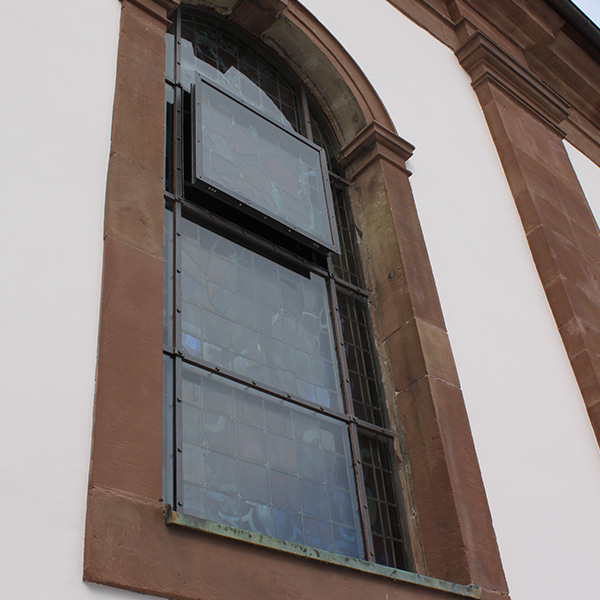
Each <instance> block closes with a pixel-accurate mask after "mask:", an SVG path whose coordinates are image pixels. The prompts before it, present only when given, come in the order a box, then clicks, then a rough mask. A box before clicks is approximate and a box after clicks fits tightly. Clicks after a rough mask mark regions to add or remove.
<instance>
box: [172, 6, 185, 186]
mask: <svg viewBox="0 0 600 600" xmlns="http://www.w3.org/2000/svg"><path fill="white" fill-rule="evenodd" d="M175 78H176V81H177V85H176V86H175V131H174V135H175V140H174V159H173V162H174V164H175V180H174V182H173V187H174V192H175V197H176V198H183V189H184V188H183V88H182V87H181V11H177V21H176V26H175Z"/></svg>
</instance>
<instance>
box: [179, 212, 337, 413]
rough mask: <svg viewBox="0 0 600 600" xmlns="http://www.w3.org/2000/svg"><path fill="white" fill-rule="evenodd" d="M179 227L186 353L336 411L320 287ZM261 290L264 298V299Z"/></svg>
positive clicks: (186, 224) (329, 331)
mask: <svg viewBox="0 0 600 600" xmlns="http://www.w3.org/2000/svg"><path fill="white" fill-rule="evenodd" d="M182 221H183V223H182V250H183V252H182V264H183V273H182V288H183V304H182V329H183V331H182V344H183V347H184V349H185V350H186V352H188V353H189V354H190V355H191V356H194V357H198V358H201V359H203V360H205V361H207V362H210V363H212V364H214V365H215V366H218V367H222V368H224V369H228V370H231V371H234V372H236V373H238V374H240V375H245V376H247V377H249V378H251V379H254V380H255V381H257V382H259V383H263V384H265V385H270V386H274V387H275V388H277V389H279V390H281V391H283V392H286V393H292V394H297V395H299V396H301V397H302V398H304V399H306V400H308V401H310V402H319V401H322V402H323V403H324V405H325V406H327V407H330V408H334V409H338V410H339V409H340V407H341V392H340V383H339V370H338V365H337V362H334V361H333V360H331V357H333V356H334V351H333V347H334V341H333V328H332V323H331V316H330V310H329V299H328V295H327V286H326V284H325V281H324V280H323V279H322V278H321V277H318V276H316V275H312V276H311V277H305V276H303V275H301V274H299V273H296V272H294V271H291V270H289V269H287V268H285V267H283V266H281V265H277V264H275V263H273V262H272V261H270V260H268V259H267V258H265V257H263V256H261V255H259V254H256V253H253V252H251V251H250V250H248V249H246V248H243V247H242V246H240V245H239V244H236V243H234V242H232V241H230V240H227V239H225V238H223V237H221V236H219V235H217V234H216V233H213V232H212V231H209V230H207V229H204V228H202V227H200V226H199V225H197V224H195V223H193V222H191V221H189V220H187V219H182ZM241 263H243V264H244V266H243V267H242V266H241ZM264 290H268V291H269V293H268V294H267V295H265V296H263V293H264ZM324 358H325V360H324Z"/></svg>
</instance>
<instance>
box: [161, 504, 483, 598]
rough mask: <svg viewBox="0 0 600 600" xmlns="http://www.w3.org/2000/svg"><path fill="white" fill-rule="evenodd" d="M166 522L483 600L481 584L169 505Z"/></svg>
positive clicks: (166, 508) (166, 510) (166, 509)
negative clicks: (300, 541) (369, 558)
mask: <svg viewBox="0 0 600 600" xmlns="http://www.w3.org/2000/svg"><path fill="white" fill-rule="evenodd" d="M165 520H166V522H167V523H168V524H169V525H180V526H181V527H188V528H191V529H197V530H198V531H204V532H206V533H212V534H214V535H220V536H222V537H226V538H230V539H234V540H238V541H243V542H249V543H251V544H254V545H256V546H262V547H264V548H271V549H272V550H280V551H282V552H288V553H290V554H296V555H297V556H302V557H304V558H309V559H312V560H318V561H321V562H325V563H330V564H334V565H337V566H340V567H346V568H348V569H354V570H356V571H362V572H364V573H371V574H372V575H380V576H383V577H389V578H391V579H396V580H397V581H403V582H405V583H410V584H413V585H418V586H421V587H426V588H430V589H434V590H438V591H441V592H448V593H450V594H455V595H457V596H463V597H465V598H481V588H480V587H479V586H478V585H460V584H458V583H451V582H450V581H443V580H442V579H435V578H433V577H426V576H425V575H419V574H417V573H410V572H409V571H402V570H400V569H394V568H392V567H386V566H383V565H377V564H375V563H370V562H367V561H365V560H360V559H358V558H351V557H348V556H343V555H341V554H334V553H333V552H327V551H326V550H317V549H316V548H311V547H309V546H303V545H301V544H295V543H293V542H286V541H284V540H279V539H277V538H273V537H270V536H268V535H262V534H260V533H255V532H253V531H245V530H243V529H238V528H236V527H229V526H228V525H221V524H220V523H215V522H213V521H207V520H205V519H200V518H198V517H191V516H188V515H184V514H182V513H178V512H177V511H174V510H173V509H172V508H171V506H169V505H166V506H165Z"/></svg>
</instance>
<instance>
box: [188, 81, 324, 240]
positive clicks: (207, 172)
mask: <svg viewBox="0 0 600 600" xmlns="http://www.w3.org/2000/svg"><path fill="white" fill-rule="evenodd" d="M196 119H197V121H196V134H197V138H199V139H197V140H196V142H197V143H196V149H197V153H196V177H197V178H198V179H200V180H202V181H204V182H205V183H207V184H210V185H215V186H216V187H218V188H219V189H221V190H224V191H226V192H227V193H228V194H229V195H231V196H233V197H234V198H235V199H236V200H239V201H240V202H242V203H243V204H245V205H248V206H251V207H252V208H254V209H256V210H258V211H260V212H261V213H263V214H266V215H268V216H270V217H272V218H273V219H275V220H276V221H278V222H280V223H283V224H284V225H285V226H286V227H289V229H290V230H293V231H296V232H298V233H301V234H303V235H304V236H306V237H308V238H310V239H311V240H314V241H316V242H318V243H319V244H322V245H324V246H325V247H327V248H333V247H334V246H335V245H336V244H335V238H334V234H333V231H334V230H333V227H335V225H334V223H333V222H332V221H333V215H330V213H329V206H328V204H327V197H326V192H325V179H324V177H325V176H324V173H323V170H322V163H321V153H320V151H319V150H318V149H316V148H315V147H313V146H311V145H309V143H308V142H306V141H304V140H303V139H301V138H298V137H296V136H294V135H292V134H291V133H290V132H287V131H285V130H284V129H282V128H281V127H278V126H277V125H275V124H273V123H271V122H270V121H268V120H267V119H265V118H263V117H262V116H260V115H259V114H257V113H255V112H253V111H252V110H250V109H249V108H247V107H246V106H244V105H243V104H241V103H240V102H237V101H236V100H234V99H233V98H231V97H229V96H227V95H226V94H224V93H223V92H221V91H219V90H217V89H216V88H214V87H212V86H211V85H208V84H206V83H204V82H201V80H200V79H199V80H198V83H197V85H196Z"/></svg>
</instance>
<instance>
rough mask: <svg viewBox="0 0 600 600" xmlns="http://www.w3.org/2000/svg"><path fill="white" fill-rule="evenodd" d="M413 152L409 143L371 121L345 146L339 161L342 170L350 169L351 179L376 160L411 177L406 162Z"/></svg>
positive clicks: (413, 149)
mask: <svg viewBox="0 0 600 600" xmlns="http://www.w3.org/2000/svg"><path fill="white" fill-rule="evenodd" d="M414 151H415V147H414V146H413V145H412V144H411V143H410V142H407V141H406V140H405V139H403V138H401V137H400V136H399V135H397V134H396V133H394V132H392V131H390V130H389V129H387V128H385V127H383V126H382V125H379V123H376V122H375V121H373V122H372V123H370V124H369V125H367V126H366V127H365V128H364V129H363V130H362V131H360V132H359V133H358V134H357V135H356V137H355V138H354V139H353V140H351V141H350V142H349V143H348V144H346V146H345V147H344V148H343V149H342V150H341V152H340V156H339V159H340V164H341V165H342V166H343V167H344V168H350V171H351V172H352V176H353V178H356V177H358V175H360V173H361V172H362V171H363V170H364V169H367V168H368V167H369V166H370V165H371V164H372V163H373V162H374V161H376V160H385V161H387V162H389V163H391V164H392V165H394V166H397V167H398V168H400V169H402V170H403V171H404V172H405V173H406V174H407V175H411V172H410V171H409V170H408V169H407V168H406V161H407V160H408V159H409V158H410V157H411V156H412V154H413V152H414Z"/></svg>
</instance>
